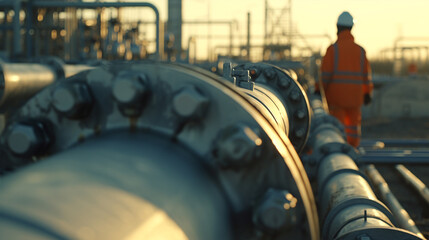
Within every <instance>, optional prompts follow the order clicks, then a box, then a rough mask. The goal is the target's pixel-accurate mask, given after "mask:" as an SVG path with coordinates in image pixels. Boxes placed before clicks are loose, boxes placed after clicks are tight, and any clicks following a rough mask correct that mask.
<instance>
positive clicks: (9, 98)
mask: <svg viewBox="0 0 429 240" xmlns="http://www.w3.org/2000/svg"><path fill="white" fill-rule="evenodd" d="M56 68H58V69H56ZM59 68H61V69H59ZM91 68H92V67H90V66H86V65H63V66H49V65H45V64H36V63H1V64H0V112H6V111H8V110H11V109H13V108H14V107H18V106H19V105H21V104H22V103H24V102H25V101H26V100H27V99H29V98H30V97H32V96H33V95H34V94H36V93H37V92H39V91H40V90H42V89H43V88H45V87H46V86H48V85H50V84H52V83H53V82H54V81H55V80H56V79H60V78H64V77H70V76H73V75H75V74H77V73H79V72H82V71H85V70H89V69H91ZM62 74H64V76H61V75H62Z"/></svg>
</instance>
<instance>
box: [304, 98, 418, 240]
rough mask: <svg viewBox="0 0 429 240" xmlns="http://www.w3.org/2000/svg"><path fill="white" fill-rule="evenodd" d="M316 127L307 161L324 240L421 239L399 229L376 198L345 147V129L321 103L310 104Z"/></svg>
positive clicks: (315, 100) (387, 210) (313, 128)
mask: <svg viewBox="0 0 429 240" xmlns="http://www.w3.org/2000/svg"><path fill="white" fill-rule="evenodd" d="M311 106H312V109H313V120H314V123H313V126H312V129H311V133H310V135H311V138H310V140H309V146H308V148H309V149H310V150H311V151H312V154H311V155H310V157H309V158H307V159H306V161H307V162H306V166H307V171H308V172H310V173H313V174H315V175H316V176H317V183H318V189H317V190H318V194H319V214H320V215H319V216H320V217H321V222H322V224H323V226H322V239H325V240H331V239H332V240H333V239H344V240H345V239H347V240H348V239H350V240H352V239H363V238H362V237H366V238H368V239H402V238H407V239H420V238H419V237H418V236H417V235H415V234H414V233H411V232H408V231H405V230H402V229H398V228H396V227H395V225H394V219H393V216H392V214H391V212H390V210H389V209H388V208H387V207H386V206H385V205H384V204H383V203H381V202H380V201H379V200H378V199H377V198H376V196H375V194H374V192H373V191H372V189H371V186H370V184H369V183H368V181H367V180H366V177H365V175H363V174H362V173H361V172H360V171H359V168H358V167H357V165H356V163H355V162H354V159H356V157H357V156H356V152H355V151H354V150H353V148H352V147H351V146H350V145H348V144H347V143H345V140H344V139H345V138H344V134H343V129H342V126H341V125H340V124H339V123H338V121H337V120H336V119H335V118H333V117H332V116H330V115H329V114H327V113H326V112H325V110H324V108H323V104H322V102H321V100H320V99H316V98H315V99H313V100H312V101H311Z"/></svg>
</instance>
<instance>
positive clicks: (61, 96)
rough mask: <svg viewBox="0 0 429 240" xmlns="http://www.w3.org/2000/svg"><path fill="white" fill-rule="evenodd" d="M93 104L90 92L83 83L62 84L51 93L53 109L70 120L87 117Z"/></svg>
mask: <svg viewBox="0 0 429 240" xmlns="http://www.w3.org/2000/svg"><path fill="white" fill-rule="evenodd" d="M93 102H94V101H93V97H92V94H91V90H90V88H89V86H88V85H87V84H86V83H84V82H64V83H62V84H60V85H59V86H57V87H56V88H55V90H54V91H53V93H52V105H53V106H54V109H55V110H56V111H57V112H58V113H60V114H62V115H64V116H66V117H67V118H70V119H79V118H84V117H86V116H88V115H89V113H90V112H91V109H92V105H93Z"/></svg>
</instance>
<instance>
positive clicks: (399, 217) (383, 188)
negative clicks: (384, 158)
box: [366, 164, 425, 239]
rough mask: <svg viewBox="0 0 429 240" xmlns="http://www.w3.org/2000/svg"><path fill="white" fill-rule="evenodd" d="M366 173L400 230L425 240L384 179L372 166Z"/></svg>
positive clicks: (368, 167)
mask: <svg viewBox="0 0 429 240" xmlns="http://www.w3.org/2000/svg"><path fill="white" fill-rule="evenodd" d="M366 173H367V174H368V176H369V178H370V179H371V181H372V182H373V184H374V186H375V187H376V188H377V189H378V191H379V193H380V195H381V197H382V198H383V201H384V202H385V203H386V204H387V205H388V207H389V209H390V210H391V211H392V213H393V216H394V217H395V219H396V221H397V222H398V224H399V226H400V227H401V228H404V229H406V230H408V231H410V232H412V233H415V234H416V235H417V236H419V237H421V238H422V239H425V238H424V237H423V234H422V233H421V232H420V230H419V229H418V228H417V227H416V224H415V223H414V221H413V220H412V219H411V217H410V215H408V213H407V211H406V210H405V209H404V208H403V207H402V206H401V204H400V203H399V201H398V199H396V197H395V196H394V195H393V193H392V192H391V191H390V189H389V186H388V185H387V183H386V181H385V180H384V178H383V177H382V176H381V175H380V173H379V172H378V170H377V169H376V168H375V166H374V165H373V164H371V165H368V166H367V167H366Z"/></svg>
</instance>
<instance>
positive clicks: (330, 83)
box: [316, 30, 373, 147]
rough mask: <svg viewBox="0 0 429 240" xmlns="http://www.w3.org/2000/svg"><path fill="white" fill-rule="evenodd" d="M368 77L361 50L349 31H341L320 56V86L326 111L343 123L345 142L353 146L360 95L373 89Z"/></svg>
mask: <svg viewBox="0 0 429 240" xmlns="http://www.w3.org/2000/svg"><path fill="white" fill-rule="evenodd" d="M370 76H371V68H370V66H369V63H368V59H367V58H366V53H365V50H364V49H363V48H362V47H361V46H359V45H357V44H356V43H355V42H354V38H353V36H352V34H351V32H350V30H343V31H341V32H340V33H339V34H338V40H337V42H336V43H335V44H333V45H331V46H329V48H328V49H327V51H326V54H325V56H324V57H323V61H322V85H323V89H324V91H325V96H326V101H327V102H328V106H329V112H330V113H331V114H332V115H333V116H335V117H336V118H338V119H339V120H340V121H341V122H342V123H343V124H344V126H345V129H346V134H347V141H348V142H349V143H350V144H351V145H352V146H354V147H357V146H358V145H359V141H360V135H361V130H360V128H361V106H362V104H363V98H364V95H365V94H370V93H371V92H372V88H373V85H372V81H371V78H370ZM318 88H319V86H318V85H316V90H319V89H318Z"/></svg>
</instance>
